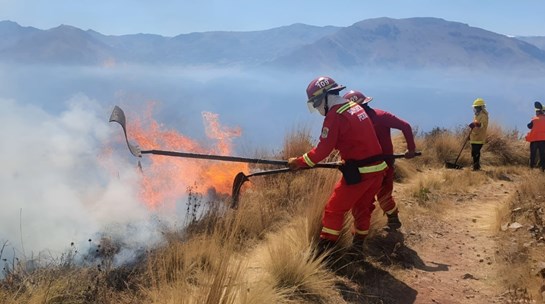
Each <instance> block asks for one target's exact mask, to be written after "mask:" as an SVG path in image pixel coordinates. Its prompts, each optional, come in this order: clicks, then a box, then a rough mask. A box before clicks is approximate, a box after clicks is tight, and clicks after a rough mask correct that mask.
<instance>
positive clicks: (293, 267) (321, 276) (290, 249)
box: [264, 218, 339, 303]
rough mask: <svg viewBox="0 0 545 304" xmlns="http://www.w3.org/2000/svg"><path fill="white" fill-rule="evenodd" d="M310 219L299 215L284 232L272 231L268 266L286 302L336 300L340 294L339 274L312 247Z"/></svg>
mask: <svg viewBox="0 0 545 304" xmlns="http://www.w3.org/2000/svg"><path fill="white" fill-rule="evenodd" d="M314 228H315V227H313V225H312V223H309V221H308V220H307V219H304V218H299V219H298V220H296V221H295V223H294V224H293V225H292V226H291V227H289V228H286V229H283V231H282V234H275V235H271V236H270V238H269V240H268V242H267V248H268V257H267V259H266V260H265V264H264V265H265V266H264V267H265V270H266V272H267V274H268V275H269V280H270V281H269V282H267V283H266V284H270V285H272V286H274V288H275V289H276V290H277V291H278V293H279V294H280V295H282V298H284V301H285V302H293V303H332V301H331V299H337V298H338V297H339V295H338V292H337V291H336V290H335V288H334V285H335V284H334V282H335V278H334V275H333V274H332V273H330V272H329V271H327V270H326V269H325V267H324V265H323V263H322V259H321V258H317V257H316V253H315V252H314V250H313V249H312V248H314V246H313V245H312V243H313V241H314V240H310V239H309V238H308V237H307V236H308V235H310V234H312V232H311V231H312V230H314Z"/></svg>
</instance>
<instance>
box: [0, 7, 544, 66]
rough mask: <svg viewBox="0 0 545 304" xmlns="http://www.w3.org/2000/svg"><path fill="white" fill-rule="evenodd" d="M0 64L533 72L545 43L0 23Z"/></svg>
mask: <svg viewBox="0 0 545 304" xmlns="http://www.w3.org/2000/svg"><path fill="white" fill-rule="evenodd" d="M0 62H12V63H24V64H61V65H88V66H114V65H119V64H162V65H169V66H171V65H178V66H216V67H218V66H219V67H232V66H239V67H261V66H269V67H286V68H298V69H303V70H304V69H315V68H330V69H331V68H332V69H335V68H338V69H348V68H359V67H364V68H416V69H418V68H421V69H424V68H445V67H463V68H470V69H509V70H513V69H533V70H538V71H545V37H509V36H506V35H502V34H498V33H494V32H491V31H487V30H485V29H481V28H477V27H471V26H469V25H467V24H463V23H459V22H452V21H447V20H443V19H439V18H429V17H419V18H407V19H391V18H376V19H367V20H363V21H360V22H358V23H355V24H353V25H351V26H347V27H335V26H324V27H318V26H310V25H305V24H293V25H289V26H283V27H278V28H273V29H269V30H263V31H251V32H227V31H214V32H200V33H190V34H181V35H177V36H174V37H165V36H160V35H153V34H133V35H121V36H112V35H104V34H101V33H98V32H96V31H93V30H87V31H84V30H81V29H79V28H76V27H73V26H69V25H61V26H58V27H55V28H52V29H48V30H41V29H37V28H33V27H23V26H20V25H19V24H17V23H15V22H12V21H1V22H0Z"/></svg>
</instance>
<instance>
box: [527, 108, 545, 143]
mask: <svg viewBox="0 0 545 304" xmlns="http://www.w3.org/2000/svg"><path fill="white" fill-rule="evenodd" d="M529 125H531V126H532V128H531V130H530V132H528V134H526V141H529V142H533V141H543V140H545V115H543V114H538V115H536V116H534V117H533V118H532V122H530V124H529Z"/></svg>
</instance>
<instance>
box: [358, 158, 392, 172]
mask: <svg viewBox="0 0 545 304" xmlns="http://www.w3.org/2000/svg"><path fill="white" fill-rule="evenodd" d="M386 168H388V165H387V164H386V162H384V161H383V162H381V163H380V164H378V165H374V166H367V167H359V168H358V170H359V171H360V173H372V172H379V171H382V170H384V169H386Z"/></svg>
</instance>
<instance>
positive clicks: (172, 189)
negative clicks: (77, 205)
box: [127, 104, 248, 208]
mask: <svg viewBox="0 0 545 304" xmlns="http://www.w3.org/2000/svg"><path fill="white" fill-rule="evenodd" d="M152 113H153V104H150V105H148V107H147V110H146V111H145V116H144V118H136V119H134V117H131V119H130V120H129V122H128V124H127V128H128V130H127V133H128V134H129V136H130V139H129V140H132V141H136V143H137V144H138V145H139V146H140V147H141V148H142V150H152V149H158V150H169V151H180V152H189V153H200V154H220V155H230V154H231V152H232V139H233V138H235V137H238V136H240V135H241V133H242V132H241V130H240V129H239V128H235V129H228V128H225V127H223V126H221V124H220V123H219V116H218V115H217V114H213V113H209V112H203V113H202V116H203V119H204V120H205V126H206V130H205V131H206V135H207V137H209V138H210V139H211V140H212V141H213V145H212V146H211V148H208V149H207V148H204V147H203V145H201V144H199V143H198V142H197V141H195V140H193V139H191V138H188V137H186V136H184V135H183V134H181V133H179V132H177V131H175V130H167V129H165V128H164V127H163V126H161V125H160V124H159V123H157V121H155V120H154V119H153V118H152ZM144 157H145V158H146V159H145V160H146V161H145V163H144V164H143V167H144V168H143V175H142V178H141V192H140V196H141V199H142V200H143V201H144V202H145V203H146V205H148V206H149V207H151V208H156V207H159V206H169V207H172V206H174V204H175V203H176V200H178V199H180V198H182V197H184V196H185V195H186V194H187V192H188V189H189V187H193V186H194V185H196V186H197V188H196V189H197V191H199V189H203V191H206V190H209V189H211V188H214V189H215V190H216V192H219V193H225V194H230V193H231V187H232V183H233V179H234V177H235V176H236V174H237V173H238V172H241V171H247V170H248V165H247V164H244V163H235V162H223V161H210V160H201V159H189V158H179V157H169V156H160V155H148V157H146V156H144ZM148 160H149V164H148V162H147V161H148ZM193 191H195V189H193Z"/></svg>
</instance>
